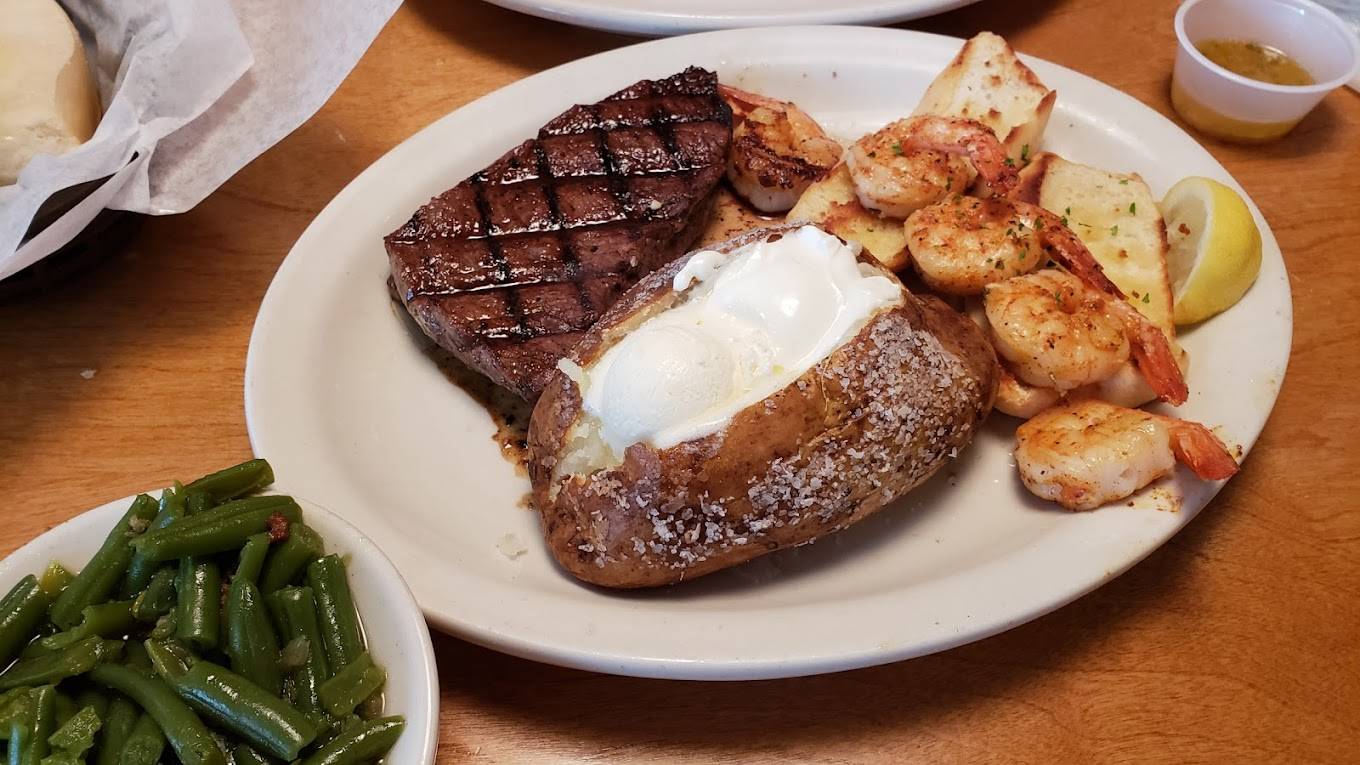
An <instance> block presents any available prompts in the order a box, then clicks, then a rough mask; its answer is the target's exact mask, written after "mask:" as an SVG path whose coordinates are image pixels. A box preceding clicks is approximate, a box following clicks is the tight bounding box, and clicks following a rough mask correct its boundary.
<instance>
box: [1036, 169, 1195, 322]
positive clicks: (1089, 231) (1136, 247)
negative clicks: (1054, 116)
mask: <svg viewBox="0 0 1360 765" xmlns="http://www.w3.org/2000/svg"><path fill="white" fill-rule="evenodd" d="M1016 193H1017V195H1018V196H1019V198H1020V199H1023V200H1024V201H1026V202H1032V203H1034V204H1037V205H1039V206H1040V207H1043V208H1045V209H1047V210H1049V211H1050V212H1052V213H1053V214H1055V215H1058V216H1061V217H1063V218H1066V219H1067V225H1068V227H1069V228H1071V229H1072V231H1073V232H1074V233H1076V235H1077V237H1078V238H1079V239H1081V241H1082V243H1083V244H1085V245H1086V247H1087V248H1088V249H1090V250H1091V254H1092V255H1094V256H1095V257H1096V260H1098V261H1100V265H1101V266H1103V267H1104V269H1105V273H1106V274H1107V275H1109V277H1110V279H1111V280H1112V281H1114V283H1115V284H1117V285H1119V288H1120V289H1121V290H1123V291H1124V294H1125V295H1127V296H1128V298H1129V301H1130V302H1131V303H1133V305H1134V307H1135V308H1137V309H1138V310H1139V311H1141V312H1142V313H1143V315H1145V316H1147V317H1148V318H1149V319H1150V320H1151V321H1152V323H1153V324H1155V325H1157V326H1158V327H1159V328H1161V329H1162V331H1164V332H1166V336H1167V338H1169V339H1173V340H1174V338H1175V335H1176V326H1175V324H1174V322H1173V321H1172V306H1171V279H1170V276H1169V274H1168V272H1167V266H1166V256H1167V241H1166V224H1165V223H1164V222H1163V221H1162V214H1161V212H1160V211H1159V210H1158V209H1157V200H1156V199H1155V198H1154V197H1153V196H1152V190H1151V189H1149V188H1148V185H1147V184H1146V183H1144V182H1143V179H1142V177H1140V176H1139V175H1138V174H1137V173H1133V174H1130V175H1122V174H1120V173H1112V172H1109V171H1106V170H1101V169H1099V168H1095V167H1090V166H1088V165H1081V164H1078V163H1076V162H1070V161H1068V160H1066V159H1063V158H1062V157H1060V156H1058V155H1056V154H1051V153H1048V152H1043V153H1040V154H1039V155H1037V156H1035V157H1033V158H1032V160H1031V162H1030V165H1029V166H1028V167H1026V168H1025V169H1024V170H1022V171H1020V187H1019V189H1018V190H1017V192H1016Z"/></svg>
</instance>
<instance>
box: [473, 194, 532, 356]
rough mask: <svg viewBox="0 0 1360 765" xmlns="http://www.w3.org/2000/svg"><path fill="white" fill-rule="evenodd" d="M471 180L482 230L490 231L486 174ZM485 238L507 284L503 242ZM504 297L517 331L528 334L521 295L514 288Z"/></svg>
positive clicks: (502, 281)
mask: <svg viewBox="0 0 1360 765" xmlns="http://www.w3.org/2000/svg"><path fill="white" fill-rule="evenodd" d="M470 180H471V183H472V191H473V201H474V202H475V203H476V205H477V216H478V219H479V220H480V222H481V226H482V230H483V231H490V230H491V208H490V206H489V205H488V203H487V201H486V192H485V191H484V190H483V186H485V185H486V174H485V173H477V174H475V175H473V176H472V178H471V179H470ZM485 238H486V247H487V251H488V252H490V253H491V257H492V259H493V260H494V261H495V263H496V272H497V274H498V276H499V277H500V278H499V281H498V284H505V283H506V282H508V281H510V261H508V260H506V258H505V252H504V251H503V250H501V243H500V242H499V241H497V240H496V238H495V237H492V236H487V237H485ZM504 297H505V310H506V312H507V313H509V314H510V316H511V317H513V318H514V320H515V333H516V334H519V335H527V334H528V331H529V328H528V326H526V325H525V323H524V311H523V310H522V309H521V308H520V306H519V295H517V294H515V292H514V290H506V291H505V293H504ZM485 334H486V335H487V336H488V337H503V336H504V333H501V332H495V331H487V332H486V333H485Z"/></svg>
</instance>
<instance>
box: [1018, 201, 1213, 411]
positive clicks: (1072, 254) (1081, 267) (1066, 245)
mask: <svg viewBox="0 0 1360 765" xmlns="http://www.w3.org/2000/svg"><path fill="white" fill-rule="evenodd" d="M1034 212H1035V216H1036V219H1035V224H1034V225H1035V228H1036V229H1038V231H1039V241H1040V242H1042V243H1043V246H1044V250H1045V252H1047V253H1048V256H1049V257H1050V258H1052V259H1053V260H1054V261H1055V262H1057V264H1058V265H1060V266H1062V267H1063V268H1065V269H1067V271H1068V272H1070V273H1071V274H1072V275H1073V276H1075V277H1077V278H1078V279H1080V280H1081V281H1082V283H1083V284H1085V285H1086V286H1088V287H1091V288H1092V289H1095V290H1098V291H1100V292H1102V293H1104V294H1105V295H1107V296H1108V297H1109V304H1110V306H1111V307H1112V308H1113V310H1114V311H1115V313H1117V314H1118V315H1119V318H1120V319H1122V320H1123V321H1124V325H1125V327H1127V329H1128V332H1129V337H1130V339H1131V340H1132V351H1133V358H1134V360H1135V361H1136V362H1137V363H1138V371H1139V372H1140V373H1141V374H1142V375H1143V378H1144V379H1146V380H1147V382H1148V385H1149V386H1151V387H1152V390H1153V392H1154V393H1156V394H1157V398H1159V399H1161V400H1162V401H1165V402H1167V403H1168V404H1172V405H1175V406H1179V405H1181V404H1184V403H1185V399H1186V398H1187V397H1189V395H1190V390H1189V388H1187V387H1186V385H1185V377H1184V375H1182V374H1181V368H1180V365H1179V364H1177V363H1176V354H1175V352H1174V351H1172V350H1171V344H1170V343H1168V342H1167V340H1166V335H1165V334H1163V333H1162V331H1161V330H1160V329H1158V328H1157V327H1155V326H1153V324H1152V322H1150V321H1148V320H1147V317H1146V316H1144V315H1143V314H1141V313H1139V312H1138V309H1136V308H1134V307H1133V306H1131V305H1129V303H1128V302H1127V301H1126V300H1125V299H1124V291H1123V290H1121V289H1119V285H1117V284H1115V283H1114V282H1113V281H1111V280H1110V277H1108V276H1106V275H1105V269H1104V268H1102V267H1101V265H1100V261H1098V260H1096V257H1095V256H1094V255H1092V254H1091V251H1090V250H1089V249H1088V248H1087V247H1086V245H1085V244H1083V243H1082V241H1081V240H1080V239H1078V238H1077V235H1076V234H1075V233H1073V232H1072V229H1070V228H1068V227H1067V225H1066V224H1064V223H1063V221H1062V219H1061V218H1059V217H1058V216H1056V215H1054V214H1053V213H1051V212H1049V211H1048V210H1045V209H1043V208H1041V207H1037V206H1036V207H1034Z"/></svg>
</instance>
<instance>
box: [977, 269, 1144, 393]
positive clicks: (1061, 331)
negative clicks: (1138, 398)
mask: <svg viewBox="0 0 1360 765" xmlns="http://www.w3.org/2000/svg"><path fill="white" fill-rule="evenodd" d="M1109 303H1110V301H1109V300H1107V299H1106V297H1105V296H1104V295H1102V294H1100V293H1099V292H1096V291H1095V290H1091V289H1087V288H1086V285H1084V284H1082V283H1081V281H1080V280H1078V279H1077V278H1076V277H1075V276H1072V275H1071V274H1069V273H1066V272H1064V271H1059V270H1056V269H1046V270H1044V271H1040V272H1038V273H1035V274H1029V275H1027V276H1017V277H1015V278H1013V279H1008V280H1006V281H1004V282H1001V283H1000V284H993V285H991V286H989V287H987V291H986V294H985V295H984V297H983V307H984V309H985V310H986V312H987V323H988V324H990V325H991V329H992V345H993V347H995V348H996V352H997V353H998V354H1000V355H1001V356H1002V357H1003V358H1004V359H1006V360H1007V361H1008V362H1010V366H1011V370H1012V371H1013V372H1015V376H1016V377H1018V378H1019V379H1020V380H1021V381H1023V382H1026V383H1029V384H1030V385H1037V386H1040V387H1045V388H1053V389H1056V390H1058V391H1059V392H1062V391H1069V390H1072V389H1073V388H1078V387H1080V386H1082V385H1087V384H1090V383H1093V382H1096V381H1098V380H1102V379H1104V378H1106V377H1108V376H1110V375H1112V374H1114V373H1115V372H1116V371H1117V370H1118V369H1119V367H1120V366H1122V365H1123V364H1124V362H1125V361H1128V359H1129V336H1128V332H1127V331H1126V330H1125V327H1124V322H1123V321H1122V320H1121V319H1120V318H1119V317H1117V316H1115V315H1114V312H1113V311H1111V310H1110V308H1109Z"/></svg>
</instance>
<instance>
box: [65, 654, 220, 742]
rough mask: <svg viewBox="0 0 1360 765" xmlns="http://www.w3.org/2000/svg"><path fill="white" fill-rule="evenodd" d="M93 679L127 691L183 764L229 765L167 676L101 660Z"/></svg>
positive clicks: (124, 691)
mask: <svg viewBox="0 0 1360 765" xmlns="http://www.w3.org/2000/svg"><path fill="white" fill-rule="evenodd" d="M90 679H92V680H94V681H95V682H96V683H99V684H100V685H103V686H105V687H108V688H112V689H113V690H116V691H119V692H121V693H124V694H127V695H128V696H129V697H131V698H132V700H133V701H136V702H137V703H138V704H140V705H141V706H142V709H144V710H146V711H147V713H148V714H150V715H151V716H152V717H153V718H155V720H156V724H158V725H160V727H161V732H162V733H164V734H165V737H166V739H167V740H168V741H169V742H170V747H171V748H172V749H174V750H175V755H176V756H177V757H179V761H180V762H181V763H183V765H227V758H226V756H225V755H223V754H222V751H221V750H220V749H218V748H217V743H216V742H215V741H213V738H212V735H211V734H209V733H208V729H207V728H206V727H204V725H203V721H202V720H200V719H198V715H196V714H194V712H193V710H191V709H190V708H189V706H188V705H187V704H185V703H184V701H183V700H181V699H180V698H179V696H178V695H176V694H175V691H174V690H172V689H171V688H170V686H169V685H166V683H165V681H164V680H161V679H160V678H156V677H148V676H147V675H144V674H142V673H141V672H139V671H137V670H135V669H131V668H129V667H124V666H121V665H118V664H101V665H99V666H98V667H95V668H94V669H93V670H91V671H90Z"/></svg>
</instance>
